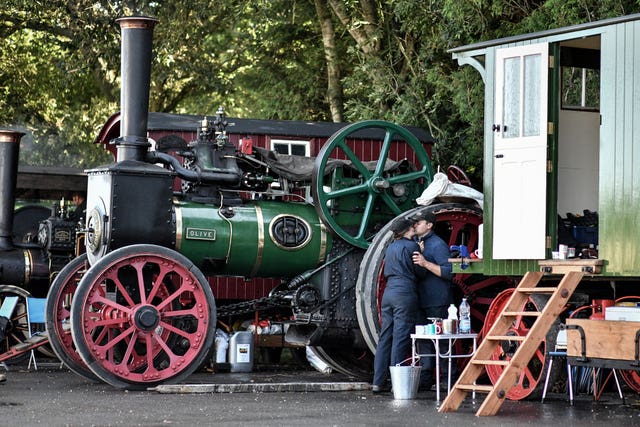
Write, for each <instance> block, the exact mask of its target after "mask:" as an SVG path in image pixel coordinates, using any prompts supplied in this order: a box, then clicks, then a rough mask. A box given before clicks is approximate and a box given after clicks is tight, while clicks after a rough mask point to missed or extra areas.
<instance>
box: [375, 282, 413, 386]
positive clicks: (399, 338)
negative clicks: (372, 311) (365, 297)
mask: <svg viewBox="0 0 640 427" xmlns="http://www.w3.org/2000/svg"><path fill="white" fill-rule="evenodd" d="M416 309H417V298H416V294H415V291H413V292H407V291H403V290H399V289H393V288H391V289H390V288H387V289H385V291H384V295H383V297H382V328H381V329H380V336H379V338H378V346H377V348H376V357H375V360H374V364H373V367H374V373H373V384H374V385H379V386H381V385H383V383H384V382H385V381H386V379H387V377H388V375H389V366H394V365H396V364H398V363H401V362H402V361H404V360H405V359H407V358H408V357H410V356H411V332H412V330H413V328H414V326H415V324H416Z"/></svg>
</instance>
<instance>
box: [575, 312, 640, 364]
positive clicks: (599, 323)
mask: <svg viewBox="0 0 640 427" xmlns="http://www.w3.org/2000/svg"><path fill="white" fill-rule="evenodd" d="M567 325H579V326H581V327H582V329H583V330H584V333H585V343H586V351H587V357H588V358H590V357H595V358H601V359H613V360H635V342H634V341H635V337H636V333H637V332H638V331H639V330H640V322H628V321H625V322H623V321H615V320H589V319H567ZM567 355H568V356H575V357H579V356H582V341H581V338H580V332H579V331H578V330H576V329H567Z"/></svg>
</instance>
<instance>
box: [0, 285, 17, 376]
mask: <svg viewBox="0 0 640 427" xmlns="http://www.w3.org/2000/svg"><path fill="white" fill-rule="evenodd" d="M17 305H18V297H17V296H8V297H5V298H4V301H2V306H0V317H4V318H6V319H7V321H8V320H11V317H13V311H14V310H15V309H16V306H17ZM3 332H5V331H3ZM5 339H8V338H7V337H5ZM0 366H2V367H3V368H4V370H5V371H8V370H9V368H8V367H7V364H6V363H4V362H0Z"/></svg>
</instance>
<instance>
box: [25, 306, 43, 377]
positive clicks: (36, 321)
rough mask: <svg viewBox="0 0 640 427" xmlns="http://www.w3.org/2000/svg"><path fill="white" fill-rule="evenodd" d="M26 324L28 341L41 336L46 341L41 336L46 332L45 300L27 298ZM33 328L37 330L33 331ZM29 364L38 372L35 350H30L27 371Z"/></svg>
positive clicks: (29, 367)
mask: <svg viewBox="0 0 640 427" xmlns="http://www.w3.org/2000/svg"><path fill="white" fill-rule="evenodd" d="M26 301H27V324H28V328H29V339H30V340H31V338H33V337H35V336H39V335H41V336H42V338H43V339H46V336H45V335H43V332H44V331H46V323H47V319H46V315H45V307H46V305H47V299H46V298H33V297H27V298H26ZM34 327H36V328H38V329H37V330H34ZM31 362H33V367H34V368H35V370H38V365H37V364H36V355H35V350H31V356H29V364H28V365H27V369H31Z"/></svg>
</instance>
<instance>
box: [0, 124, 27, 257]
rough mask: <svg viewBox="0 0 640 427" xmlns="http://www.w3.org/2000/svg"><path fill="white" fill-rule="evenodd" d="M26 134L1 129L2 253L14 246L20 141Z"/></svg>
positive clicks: (0, 215)
mask: <svg viewBox="0 0 640 427" xmlns="http://www.w3.org/2000/svg"><path fill="white" fill-rule="evenodd" d="M23 136H24V133H22V132H17V131H14V130H10V129H0V165H2V168H0V251H9V250H11V249H13V248H14V245H13V237H12V236H13V209H14V205H15V197H16V181H17V179H18V155H19V153H20V139H21V138H22V137H23Z"/></svg>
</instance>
